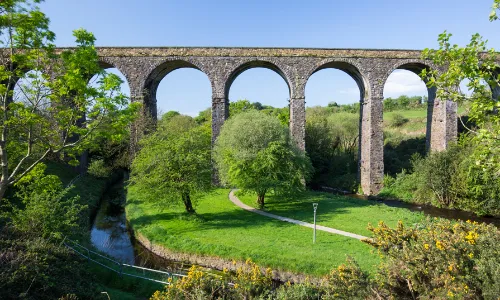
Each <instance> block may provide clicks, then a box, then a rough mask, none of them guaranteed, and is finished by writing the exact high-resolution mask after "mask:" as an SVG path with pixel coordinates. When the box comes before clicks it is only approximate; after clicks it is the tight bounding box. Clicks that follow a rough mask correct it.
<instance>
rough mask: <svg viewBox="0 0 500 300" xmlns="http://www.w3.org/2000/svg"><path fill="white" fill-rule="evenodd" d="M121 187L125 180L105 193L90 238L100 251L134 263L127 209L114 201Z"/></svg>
mask: <svg viewBox="0 0 500 300" xmlns="http://www.w3.org/2000/svg"><path fill="white" fill-rule="evenodd" d="M119 189H123V181H120V182H118V183H116V184H114V185H113V186H111V187H110V188H109V189H108V190H107V191H106V192H105V194H104V195H103V198H102V199H101V203H100V206H99V209H98V211H97V214H96V216H95V219H94V224H93V226H92V230H91V231H90V240H91V242H92V244H93V245H94V246H95V247H96V248H97V249H98V250H99V251H101V252H104V253H106V254H108V255H109V256H111V257H113V258H114V259H115V260H117V261H119V262H122V263H126V264H130V265H133V264H135V254H134V246H133V244H132V238H131V236H130V234H129V232H128V230H127V219H126V218H125V210H124V209H123V207H122V206H120V205H119V204H118V205H117V204H115V203H114V202H113V200H114V199H116V194H117V193H116V192H117V190H118V192H119ZM118 196H119V194H118Z"/></svg>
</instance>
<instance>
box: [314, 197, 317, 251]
mask: <svg viewBox="0 0 500 300" xmlns="http://www.w3.org/2000/svg"><path fill="white" fill-rule="evenodd" d="M313 209H314V231H313V244H314V243H316V210H317V209H318V203H313Z"/></svg>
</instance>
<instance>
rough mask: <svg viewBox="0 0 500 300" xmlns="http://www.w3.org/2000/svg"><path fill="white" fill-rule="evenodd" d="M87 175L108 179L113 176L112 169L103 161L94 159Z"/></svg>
mask: <svg viewBox="0 0 500 300" xmlns="http://www.w3.org/2000/svg"><path fill="white" fill-rule="evenodd" d="M87 173H89V174H90V175H92V176H94V177H97V178H106V177H109V175H111V168H110V167H108V166H107V165H106V163H105V162H104V160H102V159H93V160H92V161H91V162H90V164H89V167H88V169H87Z"/></svg>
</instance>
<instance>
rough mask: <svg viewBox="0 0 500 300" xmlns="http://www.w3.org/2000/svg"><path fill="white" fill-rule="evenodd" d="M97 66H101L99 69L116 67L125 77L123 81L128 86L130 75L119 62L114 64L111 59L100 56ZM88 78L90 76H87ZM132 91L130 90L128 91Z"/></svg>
mask: <svg viewBox="0 0 500 300" xmlns="http://www.w3.org/2000/svg"><path fill="white" fill-rule="evenodd" d="M99 67H101V69H103V70H106V69H117V70H118V71H119V72H120V73H122V75H123V77H125V81H126V82H125V83H126V84H127V85H128V86H129V87H131V86H130V83H131V80H130V76H129V74H128V72H125V70H124V69H123V68H122V67H121V66H120V65H119V64H116V63H113V62H111V61H109V60H108V59H106V58H105V57H101V58H99ZM89 80H90V78H89ZM130 92H131V93H132V91H130Z"/></svg>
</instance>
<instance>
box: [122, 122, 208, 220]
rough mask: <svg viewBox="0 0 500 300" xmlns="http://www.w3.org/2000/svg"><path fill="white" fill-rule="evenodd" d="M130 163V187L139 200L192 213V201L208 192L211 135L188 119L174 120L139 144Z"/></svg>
mask: <svg viewBox="0 0 500 300" xmlns="http://www.w3.org/2000/svg"><path fill="white" fill-rule="evenodd" d="M141 147H142V148H141V150H140V151H139V153H138V155H137V157H136V158H135V159H134V161H133V163H132V173H131V177H130V187H131V188H133V189H137V190H138V191H141V197H143V198H142V199H141V200H145V201H151V202H156V203H160V204H162V205H172V204H176V203H179V202H181V203H183V204H184V207H185V209H186V211H187V212H188V213H194V212H195V208H194V205H193V200H194V199H196V198H197V197H198V196H200V195H203V194H204V193H206V192H208V191H209V190H210V189H211V178H212V176H211V174H212V163H211V156H210V153H211V132H210V127H209V126H198V125H197V124H196V122H195V121H194V120H193V119H192V118H191V117H188V116H183V115H179V116H174V117H172V118H171V119H170V120H168V121H165V122H163V120H162V123H161V124H160V126H159V127H158V129H157V131H156V132H155V133H153V134H151V135H150V136H148V137H145V138H144V139H143V140H142V141H141Z"/></svg>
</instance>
